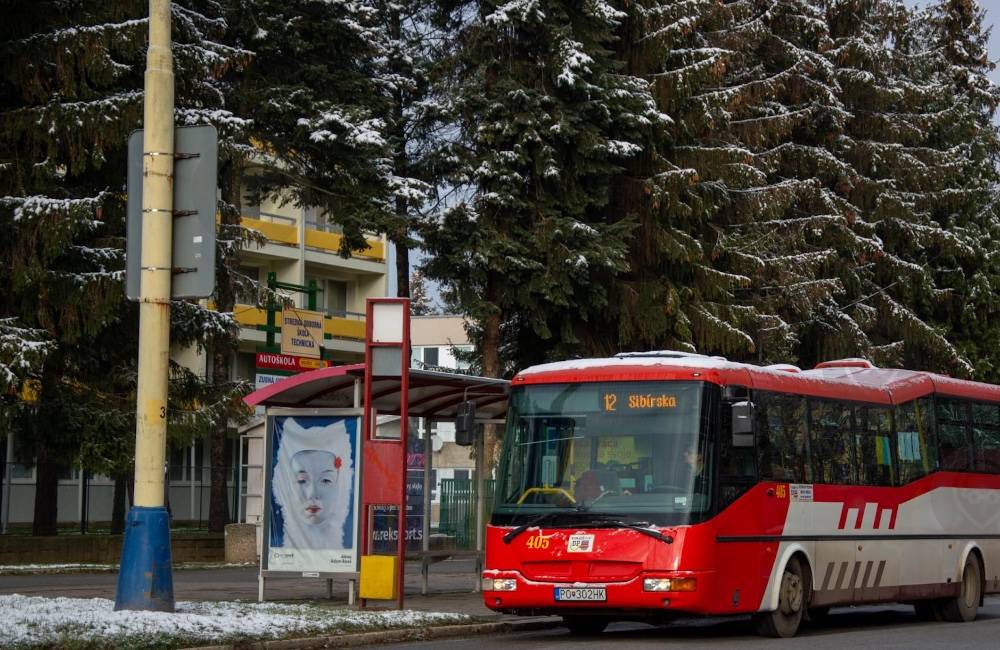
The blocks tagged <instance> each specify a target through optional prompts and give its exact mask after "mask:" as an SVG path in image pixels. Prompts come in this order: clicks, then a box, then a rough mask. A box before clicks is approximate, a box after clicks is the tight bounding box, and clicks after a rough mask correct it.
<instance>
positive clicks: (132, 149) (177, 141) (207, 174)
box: [125, 125, 219, 300]
mask: <svg viewBox="0 0 1000 650" xmlns="http://www.w3.org/2000/svg"><path fill="white" fill-rule="evenodd" d="M142 153H143V152H142V130H139V131H136V132H135V133H133V134H132V135H131V136H130V137H129V140H128V210H127V215H128V223H127V226H126V236H127V242H126V246H125V255H126V259H125V295H126V296H128V298H129V300H138V299H139V296H140V293H139V281H140V277H141V275H142V273H141V271H140V268H139V267H140V265H141V259H142ZM174 155H175V159H174V230H173V262H172V266H173V269H174V272H173V277H172V279H171V282H170V297H171V298H207V297H209V296H210V295H212V292H213V291H214V290H215V228H216V225H215V212H216V197H217V189H216V187H217V185H218V169H219V137H218V133H217V132H216V130H215V127H214V126H212V125H199V126H181V127H177V128H176V129H174Z"/></svg>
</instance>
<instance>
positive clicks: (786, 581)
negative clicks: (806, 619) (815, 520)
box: [753, 556, 808, 638]
mask: <svg viewBox="0 0 1000 650" xmlns="http://www.w3.org/2000/svg"><path fill="white" fill-rule="evenodd" d="M778 589H779V591H778V609H776V610H774V611H773V612H761V613H759V614H755V615H754V617H753V622H754V627H755V628H756V629H757V634H760V635H761V636H771V637H780V638H788V637H792V636H795V634H796V633H797V632H798V631H799V625H800V624H801V623H802V617H803V614H804V613H805V611H806V600H807V598H808V594H807V593H806V581H805V579H804V571H803V570H802V563H801V562H800V561H799V558H798V557H796V556H792V557H791V558H790V559H789V560H788V564H786V565H785V570H784V571H783V572H782V574H781V584H780V586H779V587H778Z"/></svg>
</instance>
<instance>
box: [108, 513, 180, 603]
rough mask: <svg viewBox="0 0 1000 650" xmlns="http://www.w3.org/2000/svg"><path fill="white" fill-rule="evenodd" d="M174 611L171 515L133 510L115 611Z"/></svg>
mask: <svg viewBox="0 0 1000 650" xmlns="http://www.w3.org/2000/svg"><path fill="white" fill-rule="evenodd" d="M120 609H131V610H139V611H146V612H172V611H174V576H173V573H172V567H171V564H170V515H169V514H167V509H166V508H162V507H160V508H141V507H139V506H133V507H132V508H131V509H130V510H129V511H128V520H127V521H126V522H125V544H124V546H123V547H122V562H121V568H120V569H119V573H118V591H117V593H116V594H115V611H117V610H120Z"/></svg>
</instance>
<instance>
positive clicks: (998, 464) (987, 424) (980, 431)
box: [972, 402, 1000, 474]
mask: <svg viewBox="0 0 1000 650" xmlns="http://www.w3.org/2000/svg"><path fill="white" fill-rule="evenodd" d="M972 439H973V444H974V445H975V452H976V471H977V472H989V473H991V474H998V473H1000V405H998V404H989V403H983V402H978V403H974V404H973V405H972Z"/></svg>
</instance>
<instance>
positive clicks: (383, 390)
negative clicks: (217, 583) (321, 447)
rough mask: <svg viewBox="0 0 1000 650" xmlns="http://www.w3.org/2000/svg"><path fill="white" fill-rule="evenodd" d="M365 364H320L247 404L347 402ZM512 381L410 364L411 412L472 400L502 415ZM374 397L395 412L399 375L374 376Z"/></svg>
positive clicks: (480, 414) (430, 413)
mask: <svg viewBox="0 0 1000 650" xmlns="http://www.w3.org/2000/svg"><path fill="white" fill-rule="evenodd" d="M364 376H365V367H364V364H355V365H348V366H334V367H331V368H320V369H319V370H312V371H310V372H304V373H302V374H298V375H293V376H291V377H288V378H287V379H283V380H281V381H279V382H275V383H273V384H271V385H269V386H265V387H264V388H261V389H259V390H256V391H254V392H252V393H250V394H249V395H247V396H246V398H244V400H243V401H244V402H246V403H247V404H249V405H250V406H273V407H284V408H351V407H353V406H354V397H355V390H357V391H359V392H358V395H359V399H360V396H361V394H362V392H363V389H364ZM509 387H510V382H509V381H507V380H506V379H490V378H488V377H476V376H472V375H461V374H458V373H450V372H440V371H436V370H416V369H410V401H409V413H410V416H412V417H425V418H430V419H437V420H449V419H454V418H455V416H456V411H457V410H458V405H459V404H461V403H462V402H463V401H465V400H467V399H468V400H472V401H474V402H476V417H477V418H478V419H484V420H492V419H498V420H499V419H503V418H504V417H505V415H506V412H507V393H508V389H509ZM372 402H373V405H374V407H375V409H376V410H377V411H378V413H379V414H382V415H399V410H400V378H399V377H373V378H372Z"/></svg>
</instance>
